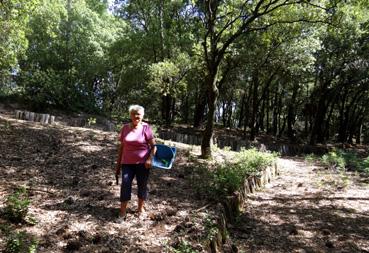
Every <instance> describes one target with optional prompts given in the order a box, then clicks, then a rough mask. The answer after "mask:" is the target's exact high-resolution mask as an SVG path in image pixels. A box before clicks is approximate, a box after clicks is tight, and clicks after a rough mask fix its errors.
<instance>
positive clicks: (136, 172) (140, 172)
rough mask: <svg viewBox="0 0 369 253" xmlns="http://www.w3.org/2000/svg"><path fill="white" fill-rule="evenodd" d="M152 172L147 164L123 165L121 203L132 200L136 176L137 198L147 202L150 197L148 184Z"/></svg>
mask: <svg viewBox="0 0 369 253" xmlns="http://www.w3.org/2000/svg"><path fill="white" fill-rule="evenodd" d="M149 174H150V170H149V169H146V168H145V164H122V184H121V187H120V202H124V201H128V200H131V192H132V181H133V178H134V177H135V176H136V181H137V188H138V190H137V196H138V197H139V198H140V199H143V200H146V199H147V195H148V187H147V182H148V179H149Z"/></svg>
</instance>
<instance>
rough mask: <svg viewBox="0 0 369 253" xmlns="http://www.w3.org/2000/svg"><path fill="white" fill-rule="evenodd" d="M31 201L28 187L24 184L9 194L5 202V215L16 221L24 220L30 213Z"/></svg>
mask: <svg viewBox="0 0 369 253" xmlns="http://www.w3.org/2000/svg"><path fill="white" fill-rule="evenodd" d="M30 203H31V201H30V199H29V197H28V193H27V189H26V188H25V187H23V186H21V187H19V188H18V189H16V190H15V192H14V193H13V194H11V195H9V196H8V197H7V199H6V202H5V208H4V212H5V216H6V217H7V218H8V219H9V221H11V222H14V223H20V222H24V221H25V219H26V216H27V213H28V207H29V205H30Z"/></svg>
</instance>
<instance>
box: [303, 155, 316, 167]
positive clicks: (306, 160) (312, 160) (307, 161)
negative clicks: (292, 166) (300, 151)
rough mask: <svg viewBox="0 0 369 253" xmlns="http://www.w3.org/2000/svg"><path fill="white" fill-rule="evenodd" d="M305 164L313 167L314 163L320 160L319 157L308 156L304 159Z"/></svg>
mask: <svg viewBox="0 0 369 253" xmlns="http://www.w3.org/2000/svg"><path fill="white" fill-rule="evenodd" d="M304 159H305V162H306V163H307V164H309V165H312V164H313V163H314V162H316V161H318V160H319V157H318V156H317V155H315V154H308V155H305V157H304Z"/></svg>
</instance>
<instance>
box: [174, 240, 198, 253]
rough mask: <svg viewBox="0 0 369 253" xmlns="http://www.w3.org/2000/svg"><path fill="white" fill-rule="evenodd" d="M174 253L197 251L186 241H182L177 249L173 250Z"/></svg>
mask: <svg viewBox="0 0 369 253" xmlns="http://www.w3.org/2000/svg"><path fill="white" fill-rule="evenodd" d="M173 252H174V253H198V251H197V250H196V249H194V248H193V247H192V246H191V244H190V243H189V242H188V241H186V240H182V241H181V242H180V243H179V245H178V247H176V248H175V249H173Z"/></svg>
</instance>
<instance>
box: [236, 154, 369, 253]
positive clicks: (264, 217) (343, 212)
mask: <svg viewBox="0 0 369 253" xmlns="http://www.w3.org/2000/svg"><path fill="white" fill-rule="evenodd" d="M279 163H280V164H281V165H282V166H281V173H280V175H279V177H278V178H276V179H275V180H273V181H272V182H271V183H270V184H268V185H267V186H266V188H265V189H264V190H262V191H259V192H256V193H254V194H252V195H250V196H249V198H248V202H247V203H246V207H245V210H244V211H243V213H242V215H241V216H240V217H239V219H238V221H237V223H236V224H234V225H233V226H232V228H231V229H230V234H231V240H233V242H234V244H235V245H237V246H238V249H239V251H240V252H260V253H261V252H263V253H264V252H301V253H302V252H337V253H338V252H341V253H343V252H347V253H354V252H369V178H368V177H360V176H359V175H355V174H352V173H351V174H349V173H345V172H339V171H332V170H328V169H326V168H324V167H322V166H316V165H309V164H307V163H306V162H304V160H303V159H301V158H282V159H279Z"/></svg>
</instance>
